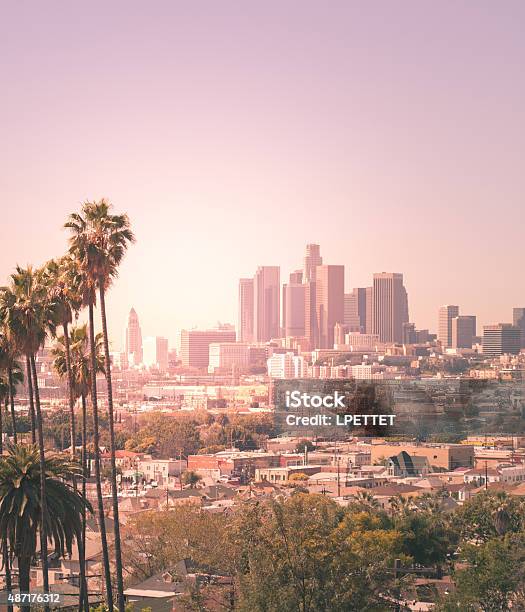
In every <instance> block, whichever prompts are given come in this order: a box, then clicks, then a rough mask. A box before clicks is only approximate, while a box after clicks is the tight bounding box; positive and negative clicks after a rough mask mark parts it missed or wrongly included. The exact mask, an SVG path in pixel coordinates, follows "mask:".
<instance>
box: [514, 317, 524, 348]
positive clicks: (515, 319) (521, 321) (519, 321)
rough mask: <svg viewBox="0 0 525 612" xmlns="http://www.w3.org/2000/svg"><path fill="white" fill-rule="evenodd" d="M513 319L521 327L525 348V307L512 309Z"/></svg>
mask: <svg viewBox="0 0 525 612" xmlns="http://www.w3.org/2000/svg"><path fill="white" fill-rule="evenodd" d="M512 321H513V323H514V325H515V326H516V327H519V328H520V329H521V348H525V307H522V308H514V309H513V310H512Z"/></svg>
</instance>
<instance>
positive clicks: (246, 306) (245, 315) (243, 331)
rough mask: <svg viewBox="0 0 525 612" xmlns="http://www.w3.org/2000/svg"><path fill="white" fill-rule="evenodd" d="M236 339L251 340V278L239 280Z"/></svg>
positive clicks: (241, 340)
mask: <svg viewBox="0 0 525 612" xmlns="http://www.w3.org/2000/svg"><path fill="white" fill-rule="evenodd" d="M237 340H239V341H240V342H252V341H253V278H241V279H240V280H239V322H238V325H237Z"/></svg>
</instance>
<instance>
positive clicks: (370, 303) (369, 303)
mask: <svg viewBox="0 0 525 612" xmlns="http://www.w3.org/2000/svg"><path fill="white" fill-rule="evenodd" d="M365 295H366V323H365V333H366V334H371V333H372V330H373V329H374V288H373V287H366V289H365Z"/></svg>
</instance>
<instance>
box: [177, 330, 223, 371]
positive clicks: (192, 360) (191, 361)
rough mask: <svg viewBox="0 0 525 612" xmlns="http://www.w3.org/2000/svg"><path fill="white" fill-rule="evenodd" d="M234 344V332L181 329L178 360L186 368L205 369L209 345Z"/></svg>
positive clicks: (208, 357)
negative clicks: (219, 343)
mask: <svg viewBox="0 0 525 612" xmlns="http://www.w3.org/2000/svg"><path fill="white" fill-rule="evenodd" d="M214 342H235V330H228V329H207V330H196V329H191V330H188V329H183V330H182V331H181V333H180V358H181V361H182V365H183V366H184V367H186V368H207V367H208V365H209V360H210V344H212V343H214Z"/></svg>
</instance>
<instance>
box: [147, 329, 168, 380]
mask: <svg viewBox="0 0 525 612" xmlns="http://www.w3.org/2000/svg"><path fill="white" fill-rule="evenodd" d="M142 353H143V357H142V361H143V363H144V365H145V366H146V367H147V368H155V369H157V370H159V372H167V370H168V340H167V339H166V338H162V337H161V336H149V337H148V338H145V339H144V343H143V346H142Z"/></svg>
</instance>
